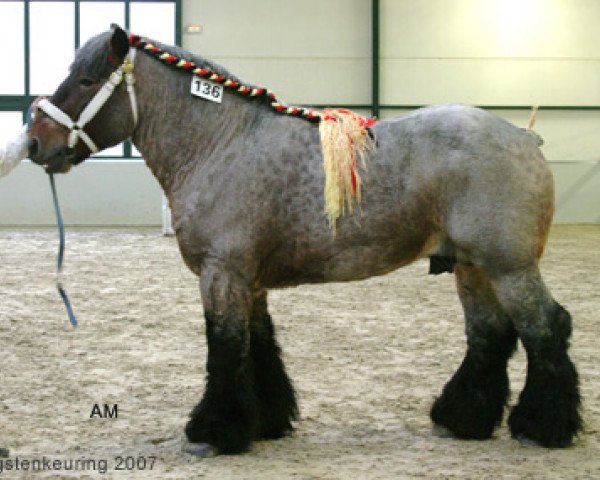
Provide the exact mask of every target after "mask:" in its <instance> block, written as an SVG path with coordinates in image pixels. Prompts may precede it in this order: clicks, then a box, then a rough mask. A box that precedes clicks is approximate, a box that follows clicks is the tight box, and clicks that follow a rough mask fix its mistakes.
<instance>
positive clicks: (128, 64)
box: [123, 58, 133, 73]
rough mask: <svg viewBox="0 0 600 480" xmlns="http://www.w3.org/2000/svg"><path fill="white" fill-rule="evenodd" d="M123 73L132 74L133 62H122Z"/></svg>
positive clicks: (127, 59) (127, 60)
mask: <svg viewBox="0 0 600 480" xmlns="http://www.w3.org/2000/svg"><path fill="white" fill-rule="evenodd" d="M123 73H133V62H132V61H131V60H129V58H126V59H125V60H124V61H123Z"/></svg>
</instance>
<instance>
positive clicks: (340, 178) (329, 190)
mask: <svg viewBox="0 0 600 480" xmlns="http://www.w3.org/2000/svg"><path fill="white" fill-rule="evenodd" d="M321 115H322V119H321V122H320V123H319V133H320V136H321V150H322V152H323V168H324V170H325V214H326V215H327V220H328V222H329V227H330V228H331V229H332V231H333V234H334V235H335V230H336V222H337V219H338V218H339V217H340V216H341V215H343V214H344V213H346V211H348V212H349V213H352V212H353V211H354V207H355V204H358V203H360V200H361V178H360V175H359V173H358V162H359V161H360V166H361V167H362V168H363V169H366V166H367V165H366V159H367V156H368V154H369V152H370V151H372V150H373V148H374V142H373V140H372V139H371V137H370V136H369V135H368V132H367V129H366V127H365V121H364V119H363V118H362V117H360V116H359V115H357V114H355V113H353V112H350V111H348V110H332V109H327V110H325V111H324V112H323V113H322V114H321ZM353 176H354V185H353ZM355 186H356V188H354V187H355Z"/></svg>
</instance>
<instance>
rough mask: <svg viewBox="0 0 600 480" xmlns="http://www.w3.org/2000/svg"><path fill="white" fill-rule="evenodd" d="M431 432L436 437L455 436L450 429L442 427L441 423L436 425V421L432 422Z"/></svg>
mask: <svg viewBox="0 0 600 480" xmlns="http://www.w3.org/2000/svg"><path fill="white" fill-rule="evenodd" d="M431 434H432V435H433V436H434V437H438V438H456V437H455V436H454V434H453V433H452V431H451V430H450V429H448V428H446V427H444V426H443V425H438V424H437V423H434V424H433V427H432V428H431Z"/></svg>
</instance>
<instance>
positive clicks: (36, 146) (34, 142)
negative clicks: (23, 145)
mask: <svg viewBox="0 0 600 480" xmlns="http://www.w3.org/2000/svg"><path fill="white" fill-rule="evenodd" d="M27 148H28V150H29V158H34V157H35V156H36V155H37V154H38V153H39V151H40V141H39V140H38V139H37V138H36V137H32V138H30V139H29V142H28V143H27Z"/></svg>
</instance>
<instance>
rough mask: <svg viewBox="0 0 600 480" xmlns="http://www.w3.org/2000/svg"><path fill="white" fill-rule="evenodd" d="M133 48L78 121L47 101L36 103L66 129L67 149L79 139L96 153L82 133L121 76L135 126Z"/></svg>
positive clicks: (91, 143) (90, 141) (95, 147)
mask: <svg viewBox="0 0 600 480" xmlns="http://www.w3.org/2000/svg"><path fill="white" fill-rule="evenodd" d="M135 52H136V49H135V48H130V49H129V54H128V55H127V56H126V57H125V60H124V61H123V64H122V65H121V66H119V68H117V69H116V70H115V71H114V72H113V73H112V74H111V75H110V78H109V79H108V80H107V82H106V83H105V84H104V85H103V86H102V88H101V89H100V90H98V92H97V93H96V95H95V96H94V98H92V100H90V103H88V104H87V106H86V107H85V108H84V109H83V112H81V115H79V119H78V120H77V121H76V122H74V121H73V120H71V117H69V116H68V115H67V114H66V113H65V112H63V111H62V110H61V109H60V108H58V107H57V106H56V105H53V104H52V103H50V101H49V100H46V99H44V100H42V101H41V102H39V103H38V108H40V109H42V110H43V111H44V112H45V113H46V114H47V115H48V116H49V117H51V118H52V119H53V120H55V121H56V122H58V123H60V124H61V125H63V126H65V127H67V129H68V130H69V142H68V145H69V148H73V147H75V145H76V144H77V141H78V140H79V139H80V138H81V140H83V142H84V143H85V144H86V145H87V147H88V148H89V149H90V150H91V152H92V153H96V152H98V147H97V146H96V144H95V143H94V142H93V141H92V139H91V138H90V136H89V135H88V134H87V133H85V132H84V131H83V127H85V126H86V125H87V124H88V123H89V122H90V120H92V119H93V118H94V116H95V115H96V113H98V111H99V110H100V109H101V108H102V106H103V105H104V104H105V103H106V101H107V100H108V99H109V97H110V96H111V95H112V93H113V92H114V90H115V88H116V87H117V86H118V85H119V84H120V83H121V82H122V81H123V74H124V75H125V81H126V83H127V92H128V93H129V101H130V103H131V111H132V113H133V125H134V127H135V126H136V125H137V121H138V107H137V99H136V97H135V90H134V84H135V78H133V62H134V61H135Z"/></svg>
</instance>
